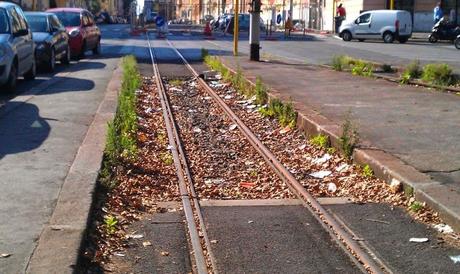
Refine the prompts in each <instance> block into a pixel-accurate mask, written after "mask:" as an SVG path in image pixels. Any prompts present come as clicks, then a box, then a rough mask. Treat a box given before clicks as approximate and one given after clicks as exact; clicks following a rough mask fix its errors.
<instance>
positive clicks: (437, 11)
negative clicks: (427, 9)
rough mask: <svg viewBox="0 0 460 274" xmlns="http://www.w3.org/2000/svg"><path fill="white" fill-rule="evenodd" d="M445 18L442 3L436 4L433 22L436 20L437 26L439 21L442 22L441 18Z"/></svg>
mask: <svg viewBox="0 0 460 274" xmlns="http://www.w3.org/2000/svg"><path fill="white" fill-rule="evenodd" d="M443 16H444V13H443V12H442V8H441V2H438V3H437V4H436V7H434V9H433V20H434V23H435V24H436V23H437V22H438V21H439V20H441V18H442V17H443Z"/></svg>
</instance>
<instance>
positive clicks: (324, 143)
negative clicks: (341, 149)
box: [310, 134, 329, 148]
mask: <svg viewBox="0 0 460 274" xmlns="http://www.w3.org/2000/svg"><path fill="white" fill-rule="evenodd" d="M310 143H311V144H312V145H314V146H316V147H318V148H327V147H328V146H329V138H328V137H327V135H324V134H318V135H316V136H313V137H312V138H310Z"/></svg>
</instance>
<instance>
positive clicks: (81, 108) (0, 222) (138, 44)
mask: <svg viewBox="0 0 460 274" xmlns="http://www.w3.org/2000/svg"><path fill="white" fill-rule="evenodd" d="M101 29H102V33H103V40H102V44H103V45H102V50H103V54H102V55H101V56H92V55H91V54H90V53H89V54H88V57H87V58H85V59H83V60H80V61H79V62H72V64H71V65H70V66H68V67H65V66H60V65H59V66H58V69H57V71H56V73H54V74H40V75H39V77H38V78H37V79H36V80H35V81H31V82H26V81H20V83H19V86H18V92H17V93H15V94H2V95H1V96H0V143H1V144H2V145H1V146H0V178H1V179H0V189H1V190H2V191H1V193H0V253H6V254H11V256H9V257H8V258H2V259H0V273H12V274H14V273H24V272H25V269H26V267H27V264H28V260H29V258H30V256H31V255H32V253H33V250H34V248H35V246H36V244H37V240H38V237H39V235H40V233H41V231H42V229H43V225H44V224H46V223H47V222H48V220H49V218H50V216H51V214H52V212H53V210H54V206H55V203H56V200H57V198H58V195H59V191H60V188H61V186H62V183H63V182H64V179H65V178H66V175H67V172H68V170H69V167H70V166H71V164H72V162H73V160H74V157H75V155H76V153H77V151H78V148H79V145H80V144H81V142H82V140H83V138H84V137H85V134H86V131H87V129H88V126H89V125H90V123H91V122H92V119H93V116H94V113H95V112H96V110H97V107H98V105H99V103H100V101H101V100H102V99H103V96H104V94H105V90H106V86H107V84H108V82H109V80H110V78H111V76H112V72H113V70H114V68H115V67H116V66H117V64H118V62H119V57H120V56H123V55H126V54H136V55H139V56H144V57H145V56H147V54H148V52H147V48H146V45H144V41H143V40H139V39H140V38H133V39H130V37H129V34H128V28H127V26H122V25H116V26H102V27H101Z"/></svg>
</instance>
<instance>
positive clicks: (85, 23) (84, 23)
mask: <svg viewBox="0 0 460 274" xmlns="http://www.w3.org/2000/svg"><path fill="white" fill-rule="evenodd" d="M82 20H83V26H88V25H89V19H88V16H86V14H83V15H82Z"/></svg>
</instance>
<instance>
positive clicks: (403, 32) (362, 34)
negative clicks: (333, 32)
mask: <svg viewBox="0 0 460 274" xmlns="http://www.w3.org/2000/svg"><path fill="white" fill-rule="evenodd" d="M339 34H340V37H342V39H343V40H344V41H350V40H351V39H358V40H359V41H364V40H365V39H383V41H384V42H385V43H393V41H394V40H395V39H396V40H398V41H399V42H400V43H405V42H406V41H407V40H408V39H409V38H410V37H411V36H412V16H411V14H410V13H409V12H408V11H405V10H371V11H366V12H363V13H361V14H360V15H359V17H358V18H356V19H355V20H352V21H348V20H347V21H345V22H343V23H342V25H341V26H340V28H339Z"/></svg>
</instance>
